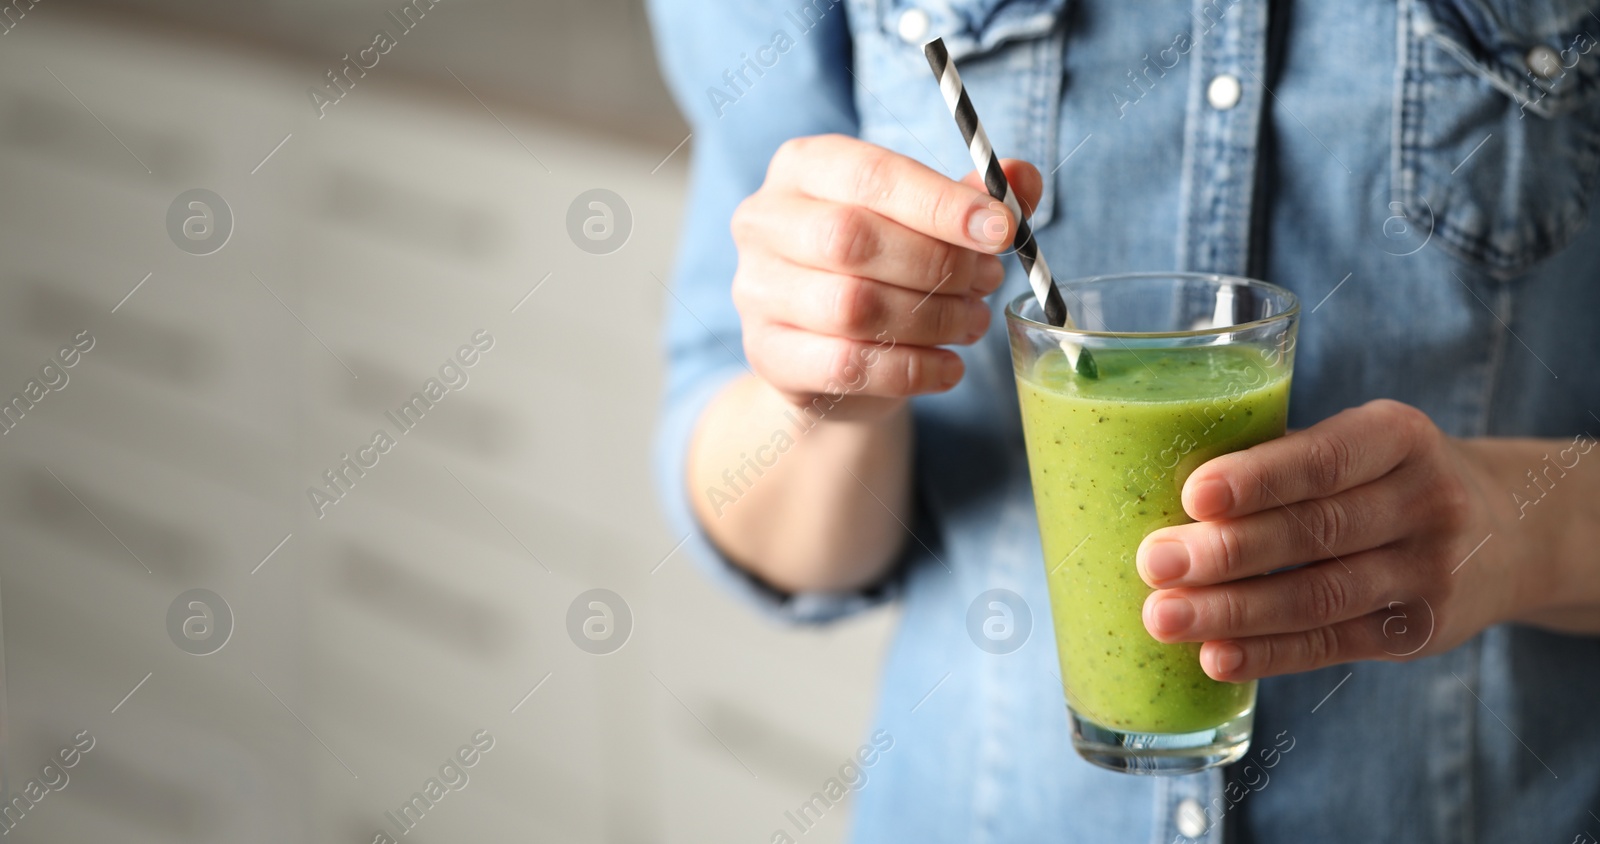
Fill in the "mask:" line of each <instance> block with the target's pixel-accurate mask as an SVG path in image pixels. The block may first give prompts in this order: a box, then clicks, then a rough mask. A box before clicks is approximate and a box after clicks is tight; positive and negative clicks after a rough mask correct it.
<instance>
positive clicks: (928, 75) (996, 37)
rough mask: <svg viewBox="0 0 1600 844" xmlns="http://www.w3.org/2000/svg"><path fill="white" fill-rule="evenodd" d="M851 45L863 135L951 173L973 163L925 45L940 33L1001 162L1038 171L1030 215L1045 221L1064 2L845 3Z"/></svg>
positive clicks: (1050, 200) (1050, 204) (1051, 195)
mask: <svg viewBox="0 0 1600 844" xmlns="http://www.w3.org/2000/svg"><path fill="white" fill-rule="evenodd" d="M845 2H846V8H847V10H848V13H849V16H850V26H851V35H852V37H853V39H854V41H855V56H854V70H853V75H854V77H855V80H854V81H855V95H856V110H857V115H858V118H859V121H860V126H861V137H862V138H863V139H864V140H867V141H870V142H872V143H875V144H879V145H881V146H884V147H886V148H888V149H891V150H894V151H895V152H899V153H902V154H904V155H908V156H910V157H912V158H915V159H918V160H919V161H922V162H923V163H925V164H927V165H928V166H930V167H933V168H934V169H937V170H940V171H942V172H944V173H946V174H947V175H949V176H950V177H951V178H961V177H962V176H964V175H966V174H967V173H969V172H971V171H972V169H973V166H972V159H971V156H970V154H969V153H968V152H967V146H966V144H965V143H964V142H963V141H962V139H961V133H960V131H959V130H958V129H957V128H956V124H955V121H954V119H953V118H951V116H950V112H949V110H948V109H947V108H946V106H945V103H944V99H943V98H942V97H941V95H940V93H939V85H938V82H937V81H936V80H935V79H934V77H933V71H932V70H930V69H929V68H928V61H927V59H926V58H924V56H923V53H922V45H923V44H925V43H927V42H928V41H931V40H933V39H934V38H936V37H937V38H943V39H944V42H945V46H946V47H947V48H948V49H949V51H950V57H951V59H953V60H954V61H955V62H956V67H957V69H958V70H960V71H961V80H962V82H963V83H964V84H965V85H966V87H967V92H968V94H969V95H970V96H971V98H972V103H973V106H974V107H976V108H977V110H978V115H979V117H980V118H981V119H982V121H983V127H984V130H985V131H986V132H987V133H988V135H989V141H990V143H991V144H993V146H994V150H995V153H996V154H998V155H999V156H1000V157H1002V158H1020V159H1024V160H1026V161H1028V162H1030V163H1032V164H1033V165H1034V166H1035V167H1038V168H1039V172H1040V173H1041V174H1042V175H1043V176H1044V192H1043V194H1042V197H1041V199H1040V201H1039V205H1038V207H1037V208H1035V209H1033V214H1032V219H1033V224H1034V227H1035V228H1039V227H1042V226H1043V225H1045V224H1046V223H1048V222H1049V221H1050V218H1051V216H1052V214H1053V211H1054V207H1055V190H1054V174H1053V173H1052V172H1051V171H1052V170H1053V169H1055V167H1056V161H1055V155H1056V150H1057V147H1058V137H1057V136H1058V122H1059V118H1060V114H1061V84H1062V74H1063V68H1064V63H1063V56H1062V50H1063V48H1064V45H1065V34H1064V27H1063V25H1062V9H1063V8H1064V7H1065V5H1066V0H845Z"/></svg>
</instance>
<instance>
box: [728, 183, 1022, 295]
mask: <svg viewBox="0 0 1600 844" xmlns="http://www.w3.org/2000/svg"><path fill="white" fill-rule="evenodd" d="M752 206H753V207H752V208H750V209H749V210H748V212H747V213H746V214H744V215H743V219H742V220H741V221H740V223H739V225H740V226H741V228H742V230H743V233H744V234H745V235H746V236H748V237H750V238H752V239H757V240H759V241H760V242H761V243H763V244H766V246H767V247H768V248H769V249H770V250H771V251H772V252H773V253H774V254H776V255H777V256H779V257H781V258H784V259H786V260H788V261H789V262H791V263H794V264H798V265H800V266H805V267H815V268H817V269H820V270H828V271H830V272H836V273H843V274H846V275H856V276H862V277H865V278H872V279H877V280H878V281H884V282H888V283H890V284H894V285H898V286H900V287H904V288H908V289H912V290H918V291H921V292H923V293H927V292H930V291H934V290H937V291H939V292H940V293H949V294H953V295H957V296H964V295H968V294H972V295H979V296H982V295H986V294H989V293H993V292H994V291H995V290H996V289H998V288H999V287H1000V284H1001V283H1002V282H1004V281H1005V268H1004V267H1003V266H1001V264H1000V259H999V258H996V257H995V256H993V255H988V254H985V253H982V252H974V251H973V250H971V249H966V248H963V247H960V246H953V245H951V244H949V243H945V242H944V241H942V240H937V239H935V238H932V237H929V236H928V235H925V234H922V233H920V232H916V231H913V230H911V229H908V228H906V227H905V226H902V225H900V224H899V223H896V222H894V221H893V220H890V219H889V218H887V217H884V216H883V215H881V214H878V213H876V212H874V211H870V210H868V209H866V208H862V207H861V206H859V205H842V204H839V203H836V202H824V201H822V200H819V199H812V198H811V197H808V196H803V195H800V194H779V195H776V196H773V197H770V198H765V199H763V200H760V201H754V200H753V201H752Z"/></svg>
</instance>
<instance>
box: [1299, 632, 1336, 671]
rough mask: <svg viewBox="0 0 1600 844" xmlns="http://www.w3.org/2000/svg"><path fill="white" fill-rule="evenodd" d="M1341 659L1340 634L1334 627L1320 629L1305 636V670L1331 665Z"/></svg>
mask: <svg viewBox="0 0 1600 844" xmlns="http://www.w3.org/2000/svg"><path fill="white" fill-rule="evenodd" d="M1338 659H1339V633H1338V632H1337V631H1336V630H1334V629H1333V628H1332V627H1318V628H1317V629H1315V630H1311V631H1309V632H1307V633H1306V634H1305V660H1306V661H1305V665H1304V666H1301V667H1303V668H1313V667H1317V666H1323V665H1330V664H1332V663H1334V662H1337V661H1338Z"/></svg>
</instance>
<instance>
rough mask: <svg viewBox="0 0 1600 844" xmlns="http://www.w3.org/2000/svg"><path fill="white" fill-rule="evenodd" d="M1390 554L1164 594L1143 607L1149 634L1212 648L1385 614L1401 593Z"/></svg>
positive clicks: (1157, 593) (1373, 554)
mask: <svg viewBox="0 0 1600 844" xmlns="http://www.w3.org/2000/svg"><path fill="white" fill-rule="evenodd" d="M1385 554H1386V552H1383V551H1372V552H1368V553H1366V554H1359V555H1357V556H1354V557H1351V558H1350V559H1349V560H1347V561H1344V562H1341V561H1338V560H1326V561H1323V562H1320V563H1316V564H1314V565H1309V566H1305V567H1304V568H1298V569H1294V570H1292V571H1286V572H1280V573H1278V574H1273V575H1268V576H1266V577H1252V578H1249V579H1247V580H1240V581H1237V582H1234V583H1227V584H1223V585H1221V586H1200V587H1182V588H1177V589H1158V590H1156V591H1155V592H1152V593H1150V596H1149V597H1148V598H1146V599H1145V602H1144V611H1143V618H1144V626H1145V629H1146V630H1148V631H1149V632H1150V635H1151V636H1152V637H1154V638H1155V639H1156V640H1157V641H1160V642H1209V641H1214V640H1217V639H1239V638H1244V637H1247V636H1267V635H1273V634H1277V633H1298V632H1302V631H1305V630H1312V629H1315V628H1318V627H1326V626H1328V625H1330V624H1338V623H1339V622H1341V621H1348V620H1349V619H1352V618H1359V617H1360V616H1363V615H1366V614H1368V613H1371V612H1374V611H1376V610H1378V609H1380V608H1382V607H1383V606H1384V605H1385V603H1386V602H1387V598H1388V596H1391V595H1393V594H1394V593H1395V588H1394V587H1395V583H1394V580H1395V577H1394V572H1396V571H1398V570H1399V569H1398V568H1397V567H1396V566H1393V565H1391V564H1388V563H1390V562H1392V561H1388V560H1386V559H1385Z"/></svg>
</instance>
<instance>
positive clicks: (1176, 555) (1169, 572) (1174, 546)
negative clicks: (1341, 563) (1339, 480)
mask: <svg viewBox="0 0 1600 844" xmlns="http://www.w3.org/2000/svg"><path fill="white" fill-rule="evenodd" d="M1401 475H1404V476H1403V477H1401V476H1396V475H1390V476H1389V477H1388V478H1385V479H1383V480H1380V481H1376V482H1373V483H1369V484H1366V485H1364V486H1359V487H1356V488H1355V489H1352V490H1349V491H1348V492H1343V493H1340V494H1338V495H1332V496H1329V497H1327V498H1313V499H1311V500H1309V501H1302V502H1299V503H1297V504H1290V505H1288V506H1287V507H1273V508H1271V509H1268V510H1263V511H1261V512H1259V513H1252V514H1250V515H1248V516H1244V517H1241V518H1237V519H1223V520H1220V521H1214V522H1195V523H1193V524H1187V525H1176V526H1173V527H1165V528H1161V529H1159V530H1155V531H1152V532H1151V533H1150V535H1149V536H1146V537H1145V538H1144V541H1143V542H1142V543H1140V544H1139V551H1138V554H1137V555H1136V558H1135V559H1136V565H1137V566H1138V569H1139V576H1140V577H1142V578H1144V582H1145V583H1148V584H1150V585H1151V586H1153V587H1156V588H1158V589H1161V588H1168V587H1172V586H1203V585H1206V584H1211V583H1224V582H1227V581H1230V580H1237V579H1239V578H1241V577H1249V576H1251V575H1257V574H1266V573H1267V572H1270V571H1275V570H1277V569H1281V568H1284V567H1285V566H1295V565H1300V564H1301V563H1310V562H1314V561H1316V560H1325V559H1328V558H1330V557H1334V558H1338V557H1343V556H1345V555H1347V554H1354V553H1356V552H1359V551H1365V550H1367V549H1368V548H1377V547H1379V546H1382V545H1386V544H1388V543H1390V542H1393V541H1395V540H1397V539H1400V538H1402V537H1405V536H1407V535H1409V534H1410V533H1411V532H1412V531H1413V530H1414V529H1415V527H1416V525H1415V522H1414V521H1412V520H1410V519H1408V517H1407V514H1408V513H1410V512H1413V511H1414V510H1415V508H1414V507H1413V506H1412V505H1413V504H1415V498H1416V495H1417V490H1418V487H1419V486H1420V485H1419V484H1418V483H1417V482H1415V481H1414V480H1412V479H1411V478H1410V477H1409V475H1406V473H1401Z"/></svg>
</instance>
